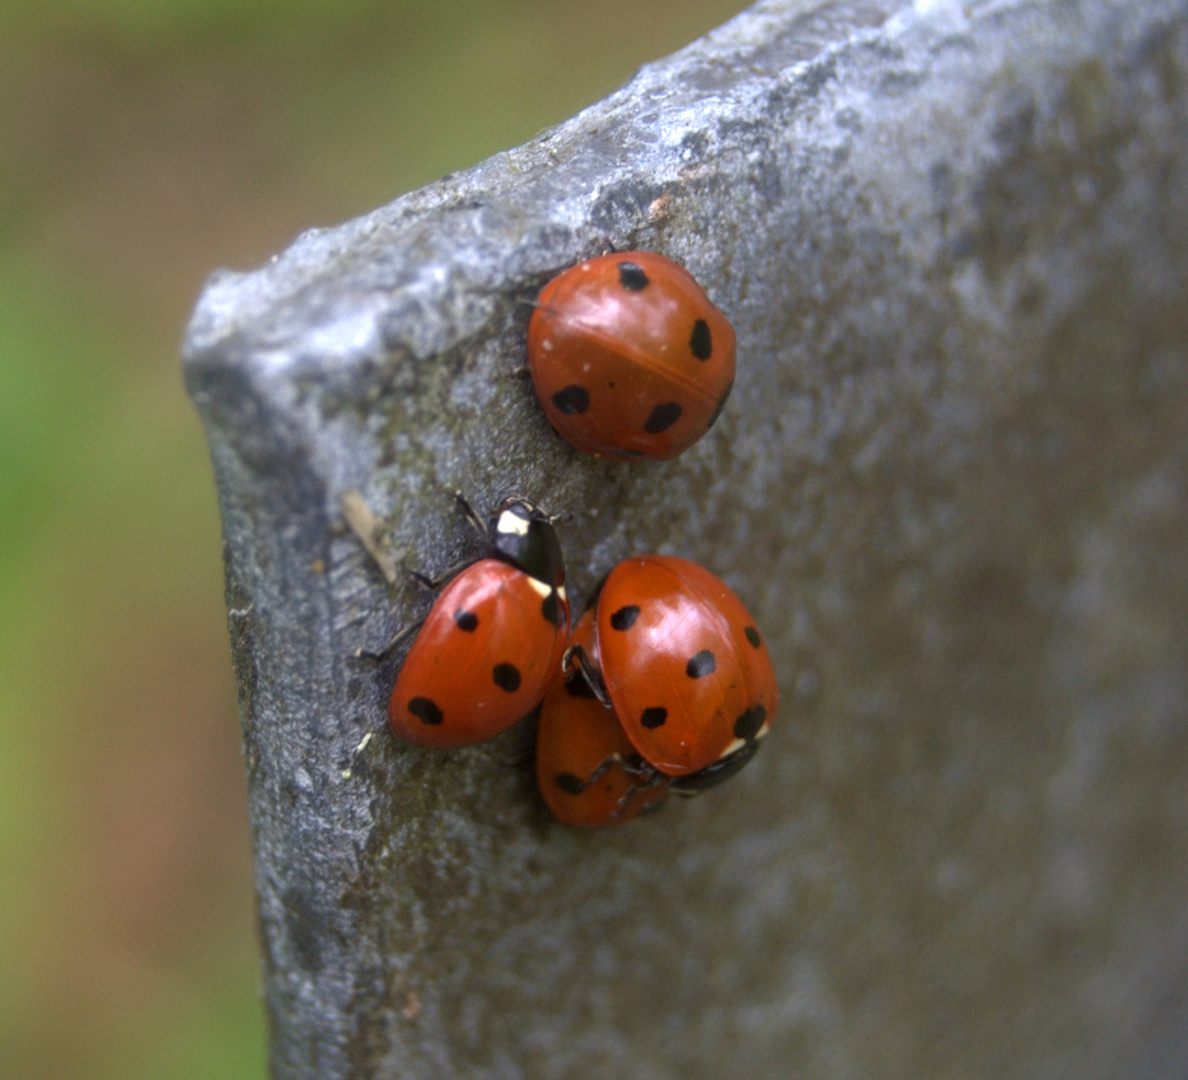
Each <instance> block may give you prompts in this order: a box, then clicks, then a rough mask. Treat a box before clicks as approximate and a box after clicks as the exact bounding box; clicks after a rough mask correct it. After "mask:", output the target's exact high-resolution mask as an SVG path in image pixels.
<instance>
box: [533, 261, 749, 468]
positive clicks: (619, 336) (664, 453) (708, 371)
mask: <svg viewBox="0 0 1188 1080" xmlns="http://www.w3.org/2000/svg"><path fill="white" fill-rule="evenodd" d="M734 358H735V339H734V330H733V328H732V327H731V325H730V323H729V321H728V320H727V319H726V316H725V315H723V314H722V313H721V312H720V311H719V310H718V309H717V308H715V307H714V306H713V304H711V303H710V301H709V299H708V298H707V297H706V295H705V292H704V291H703V290H702V288H701V286H700V285H698V284H697V282H696V281H695V280H694V279H693V277H692V275H691V274H690V273H689V272H688V271H687V270H686V269H685V268H684V267H683V266H681V265H680V264H678V263H675V262H673V261H672V260H671V259H666V258H664V257H663V256H662V255H656V254H654V253H652V252H647V251H627V252H623V253H621V254H611V255H603V256H601V257H599V258H594V259H587V260H586V261H585V262H582V263H579V264H578V265H577V266H574V267H571V268H570V269H569V270H566V271H565V272H564V273H562V274H560V275H558V276H557V277H555V278H554V279H553V280H552V281H550V282H549V283H548V284H547V285H546V286H545V287H544V289H542V290H541V293H540V296H539V297H538V299H537V302H536V310H535V311H534V312H533V313H532V317H531V319H530V320H529V323H528V369H529V371H530V373H531V375H532V383H533V386H534V388H535V390H536V396H537V397H538V398H539V399H540V403H541V405H542V406H543V407H544V410H545V413H546V415H547V416H548V418H549V421H550V423H552V425H553V427H554V428H556V429H557V431H558V432H559V433H560V434H561V436H562V437H563V438H564V439H565V440H566V441H567V442H569V443H570V444H571V445H573V446H574V447H576V448H577V449H578V450H582V451H584V452H585V453H588V454H594V455H595V456H597V457H609V458H651V459H657V460H660V459H666V458H673V457H676V456H677V455H678V454H680V453H681V452H682V451H684V450H686V449H688V448H689V447H690V446H692V445H693V443H695V442H696V441H697V440H698V439H700V438H701V437H702V436H703V435H704V434H705V433H706V432H707V431H709V429H710V427H711V426H712V425H713V423H714V421H715V420H717V418H718V415H719V414H720V413H721V411H722V407H723V406H724V405H725V404H726V399H727V397H728V396H729V394H730V389H731V387H732V386H733V384H734Z"/></svg>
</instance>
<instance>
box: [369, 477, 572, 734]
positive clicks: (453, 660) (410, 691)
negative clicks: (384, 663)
mask: <svg viewBox="0 0 1188 1080" xmlns="http://www.w3.org/2000/svg"><path fill="white" fill-rule="evenodd" d="M457 498H458V501H459V503H460V505H461V506H462V509H463V512H464V513H465V514H466V516H467V520H468V521H470V523H471V525H472V526H473V527H474V528H475V529H476V530H477V531H479V532H481V533H482V534H483V535H484V536H485V537H486V538H487V540H488V543H489V545H490V549H491V552H490V557H489V558H485V559H480V560H479V561H478V562H473V563H470V564H469V565H467V566H466V567H465V568H464V569H462V570H461V572H460V573H457V576H456V577H454V578H453V580H452V581H450V583H449V585H447V586H446V588H445V589H444V591H443V592H442V593H441V595H440V596H439V597H438V598H437V600H436V602H435V603H434V605H433V607H432V608H431V609H430V611H429V614H428V615H427V616H426V617H425V620H424V622H423V623H422V624H421V628H420V632H419V633H418V634H417V637H416V640H415V641H414V642H413V645H412V648H411V649H410V650H409V652H408V656H407V657H405V660H404V664H403V666H402V667H401V669H400V674H399V676H398V677H397V679H396V686H395V687H394V689H393V690H392V697H391V699H390V700H389V702H388V719H389V721H390V722H391V725H392V730H393V731H394V732H395V733H396V734H397V735H399V736H400V737H401V738H402V739H404V740H406V741H407V742H411V743H415V744H417V745H418V746H427V747H434V748H438V749H454V748H456V747H460V746H469V745H471V744H473V743H477V742H482V741H483V740H485V739H490V738H492V737H494V736H495V735H498V734H499V733H500V732H501V731H504V730H505V729H506V728H509V727H511V725H512V724H514V723H516V721H518V720H520V719H522V718H523V717H524V716H526V715H527V714H528V713H529V712H531V711H532V709H533V708H534V707H535V706H536V704H537V703H538V702H539V701H540V699H541V697H542V696H543V695H544V692H545V688H546V686H547V685H548V682H549V678H550V676H551V675H552V673H553V672H554V671H555V670H556V669H557V668H558V666H559V664H560V661H561V655H562V653H563V652H564V649H565V641H566V634H567V631H568V628H569V600H568V598H567V597H566V594H565V566H564V562H563V560H562V556H561V545H560V543H559V542H558V540H557V533H556V531H555V530H554V528H553V526H552V524H551V522H550V521H549V519H548V517H547V516H546V515H545V514H543V513H542V512H541V511H540V510H539V509H538V508H537V507H535V506H533V505H532V504H531V503H529V502H527V501H526V500H524V499H509V500H507V501H505V502H504V503H502V504H501V505H500V506H499V507H498V508H497V509H496V510H495V512H494V513H493V514H492V515H491V518H490V521H489V522H488V523H486V524H484V523H483V522H482V521H481V520H480V519H479V518H478V517H477V515H475V513H474V511H473V510H471V508H470V506H469V505H468V504H467V503H466V502H465V500H464V499H462V497H461V496H457ZM456 569H457V568H454V569H452V570H451V571H447V573H446V575H444V576H445V577H448V576H450V575H451V574H452V573H453V572H454V571H455V570H456ZM414 576H415V577H417V578H418V580H420V581H421V582H422V584H425V585H427V586H431V587H436V586H437V585H438V584H439V583H440V582H435V581H430V580H429V579H426V578H422V577H420V575H414ZM415 629H416V625H415V624H414V625H413V626H411V627H409V628H408V629H407V630H405V631H402V632H401V633H399V634H397V635H396V637H394V638H393V639H392V641H391V642H389V643H388V645H387V646H385V647H384V649H383V650H381V651H380V652H378V653H370V652H362V651H361V652H360V655H364V656H368V657H370V658H372V659H381V658H382V657H384V656H386V655H388V654H389V653H390V652H391V651H392V650H393V649H394V648H395V647H396V646H397V645H398V644H399V643H400V641H402V640H403V639H404V638H405V637H406V636H407V635H408V634H409V633H410V632H412V631H413V630H415Z"/></svg>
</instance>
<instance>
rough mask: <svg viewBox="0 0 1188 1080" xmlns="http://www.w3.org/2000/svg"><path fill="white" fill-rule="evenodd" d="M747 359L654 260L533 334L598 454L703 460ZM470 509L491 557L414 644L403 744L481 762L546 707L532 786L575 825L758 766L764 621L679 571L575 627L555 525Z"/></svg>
mask: <svg viewBox="0 0 1188 1080" xmlns="http://www.w3.org/2000/svg"><path fill="white" fill-rule="evenodd" d="M734 353H735V347H734V331H733V330H732V329H731V326H730V324H729V322H727V320H726V318H725V316H723V315H722V313H721V312H719V311H718V310H717V309H716V308H714V307H713V305H712V304H711V303H710V302H709V300H708V299H707V298H706V295H705V293H704V292H702V290H701V288H700V286H699V285H698V284H697V283H696V282H695V281H694V280H693V278H692V277H691V276H690V275H689V274H688V273H687V272H686V271H685V270H684V269H683V268H682V267H680V266H678V265H677V264H676V263H674V262H671V261H670V260H668V259H665V258H663V257H662V256H659V255H655V254H650V253H647V252H626V253H623V254H613V255H605V256H603V257H601V258H597V259H590V260H588V261H587V262H583V263H581V264H579V265H578V266H575V267H573V268H571V269H570V270H567V271H566V272H565V273H563V274H561V275H560V276H559V277H557V278H555V279H554V280H553V281H551V282H550V283H549V284H548V285H546V286H545V288H544V289H543V291H542V292H541V294H540V297H539V299H538V301H537V305H536V310H535V311H534V313H533V315H532V319H531V321H530V322H529V326H528V356H529V369H530V371H531V374H532V380H533V384H534V386H535V388H536V393H537V396H538V397H539V398H540V401H541V404H542V405H543V406H544V409H545V411H546V413H547V414H548V417H549V420H550V421H551V422H552V424H553V426H554V427H555V428H556V429H557V431H558V432H559V433H560V434H561V435H562V436H563V437H564V438H565V439H567V440H568V441H569V442H570V443H572V444H573V445H574V446H576V447H577V448H579V449H581V450H584V451H586V452H589V453H592V454H596V455H598V456H601V457H619V458H629V457H643V458H653V459H663V458H671V457H674V456H676V455H677V454H679V453H680V452H681V451H682V450H684V449H686V448H687V447H688V446H690V445H691V444H692V443H694V442H695V441H696V440H697V439H699V438H700V437H701V436H702V435H704V434H705V432H706V431H708V430H709V428H710V426H711V425H712V424H713V422H714V421H715V420H716V419H717V417H718V414H719V413H720V412H721V410H722V406H723V404H724V403H725V401H726V397H727V396H728V395H729V393H730V387H731V384H732V382H733V378H734ZM459 502H460V503H461V505H462V508H463V510H464V512H465V514H466V516H467V518H468V520H469V521H470V522H471V524H472V525H473V526H474V527H475V529H476V530H477V531H479V532H480V533H481V534H482V535H483V536H484V537H485V538H486V539H487V542H488V544H489V547H490V556H489V557H488V558H485V559H482V560H480V561H479V562H475V563H473V564H471V565H470V566H468V567H467V568H466V569H464V570H463V571H462V572H461V573H459V574H458V575H457V576H456V577H454V578H453V580H452V581H450V583H449V584H448V585H447V586H446V588H445V589H444V591H443V592H442V593H441V595H440V596H439V597H438V599H437V601H436V603H435V604H434V605H433V607H432V609H431V610H430V612H429V614H428V616H427V617H426V619H425V621H424V623H423V625H422V627H421V630H420V632H419V633H418V634H417V637H416V640H415V641H414V642H413V645H412V648H411V649H410V651H409V653H408V656H407V657H406V658H405V661H404V665H403V667H402V668H401V671H400V675H399V677H398V678H397V680H396V686H395V689H394V690H393V691H392V697H391V700H390V702H389V705H388V716H389V719H390V721H391V724H392V728H393V730H394V731H395V732H396V734H397V735H399V736H400V737H401V738H403V739H406V740H407V741H409V742H412V743H416V744H418V745H420V746H429V747H438V748H454V747H459V746H467V745H470V744H472V743H476V742H481V741H483V740H484V739H489V738H491V737H493V736H494V735H497V734H498V733H499V732H501V731H503V730H505V729H506V728H508V727H510V726H511V725H512V724H514V723H515V722H516V721H518V720H520V719H521V718H523V717H524V716H525V715H527V714H528V713H530V712H532V711H533V710H534V709H535V708H536V707H537V706H539V715H540V721H539V728H538V734H537V743H536V773H537V779H538V782H539V785H540V790H541V793H542V795H543V797H544V800H545V802H546V803H547V804H548V806H549V808H550V809H551V810H552V812H553V814H554V815H555V816H556V817H557V818H558V819H559V820H560V821H562V822H565V823H566V824H569V825H584V826H593V825H613V824H619V823H622V822H625V821H628V820H630V819H631V818H632V817H634V816H635V815H636V814H638V813H640V812H641V811H642V810H645V809H646V808H648V807H649V806H652V805H654V804H656V803H658V802H659V801H660V800H662V799H664V798H665V796H666V795H667V794H668V793H669V792H676V793H679V794H684V795H692V794H696V793H698V792H700V791H703V790H705V789H706V788H708V787H711V786H713V785H714V784H717V783H719V782H721V781H722V780H724V779H726V778H727V777H729V776H732V775H733V774H734V773H735V772H737V771H738V770H739V769H740V768H742V766H743V765H745V764H746V763H747V762H748V761H749V760H750V759H751V757H752V756H753V755H754V753H755V751H756V749H757V748H758V745H759V740H760V739H761V738H762V737H763V736H764V735H765V734H766V733H767V729H768V725H769V724H770V722H771V718H772V716H773V715H774V714H775V710H776V705H777V703H778V691H777V688H776V680H775V673H774V671H773V669H772V664H771V659H770V657H769V656H768V653H767V648H766V646H765V645H764V643H763V639H762V637H761V636H760V634H759V631H758V629H757V628H756V626H755V623H754V620H753V619H752V618H751V616H750V615H749V614H748V612H747V610H746V608H745V607H744V606H743V604H742V603H741V601H739V599H738V597H736V596H735V595H734V593H732V592H731V591H730V589H728V588H727V587H726V585H725V584H723V582H722V581H720V580H719V579H718V578H717V577H715V576H714V575H713V574H711V573H710V572H709V571H708V570H705V569H703V568H702V567H700V566H698V565H696V564H695V563H691V562H688V561H687V560H684V559H677V558H671V557H667V556H660V555H648V556H643V557H640V558H634V559H628V560H627V561H625V562H622V563H620V564H619V565H618V566H616V567H615V568H614V569H613V570H612V571H611V572H610V573H609V574H608V575H607V576H606V578H605V579H604V580H603V582H602V584H601V586H600V587H599V589H598V592H597V595H596V597H595V599H594V601H593V602H592V603H591V605H590V606H589V607H588V609H587V610H586V612H585V614H583V615H582V616H581V618H580V619H579V620H578V621H577V624H576V625H575V626H574V627H573V628H572V630H571V629H570V626H569V599H568V597H567V596H566V593H565V568H564V564H563V561H562V556H561V546H560V544H559V542H558V540H557V534H556V532H555V531H554V529H553V526H552V524H551V522H550V521H549V519H548V517H547V516H546V515H545V514H544V513H542V512H541V511H540V510H539V509H538V508H537V507H535V506H533V505H532V504H531V503H528V502H526V501H524V500H522V499H513V500H509V501H507V502H505V503H504V504H503V505H502V506H500V507H498V508H497V509H496V511H495V513H494V514H492V516H491V519H490V521H489V522H485V523H484V522H483V521H481V520H480V519H479V518H478V517H477V516H476V515H475V514H474V512H473V511H472V510H471V509H470V507H469V506H468V505H467V504H466V503H465V502H464V501H463V500H461V498H460V497H459ZM422 580H424V581H425V583H426V584H436V583H433V582H429V581H427V579H422ZM395 640H399V637H398V638H397V639H395ZM395 640H394V641H393V642H392V643H390V645H389V647H388V649H390V648H391V647H392V646H393V645H394V644H395ZM388 649H386V650H385V653H386V652H387V651H388ZM368 655H377V654H368ZM378 655H383V654H378Z"/></svg>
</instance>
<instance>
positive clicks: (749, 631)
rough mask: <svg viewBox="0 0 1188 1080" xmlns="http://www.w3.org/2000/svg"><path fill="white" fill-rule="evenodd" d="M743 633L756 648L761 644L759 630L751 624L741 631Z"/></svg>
mask: <svg viewBox="0 0 1188 1080" xmlns="http://www.w3.org/2000/svg"><path fill="white" fill-rule="evenodd" d="M743 633H744V634H746V636H747V640H748V641H749V642H750V643H751V644H752V645H754V646H755V648H756V649H757V648H759V646H760V645H762V644H763V639H762V638H760V637H759V631H758V630H756V629H755V628H754V627H753V626H748V627H747V628H746V629H745V630H744V631H743Z"/></svg>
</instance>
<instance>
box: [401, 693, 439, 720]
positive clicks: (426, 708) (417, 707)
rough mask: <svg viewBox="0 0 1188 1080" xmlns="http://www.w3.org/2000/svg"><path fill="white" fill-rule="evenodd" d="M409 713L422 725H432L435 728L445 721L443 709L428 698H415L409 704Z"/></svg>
mask: <svg viewBox="0 0 1188 1080" xmlns="http://www.w3.org/2000/svg"><path fill="white" fill-rule="evenodd" d="M408 711H409V712H410V713H412V714H413V716H415V717H416V718H417V719H418V720H420V721H421V723H422V724H430V725H431V726H434V727H436V726H437V725H438V724H440V723H441V722H442V721H443V720H444V719H445V717H444V716H443V715H442V712H441V709H439V708H438V707H437V703H436V702H435V701H431V700H430V699H429V698H427V697H415V698H413V699H412V700H411V701H410V702H409V703H408Z"/></svg>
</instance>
